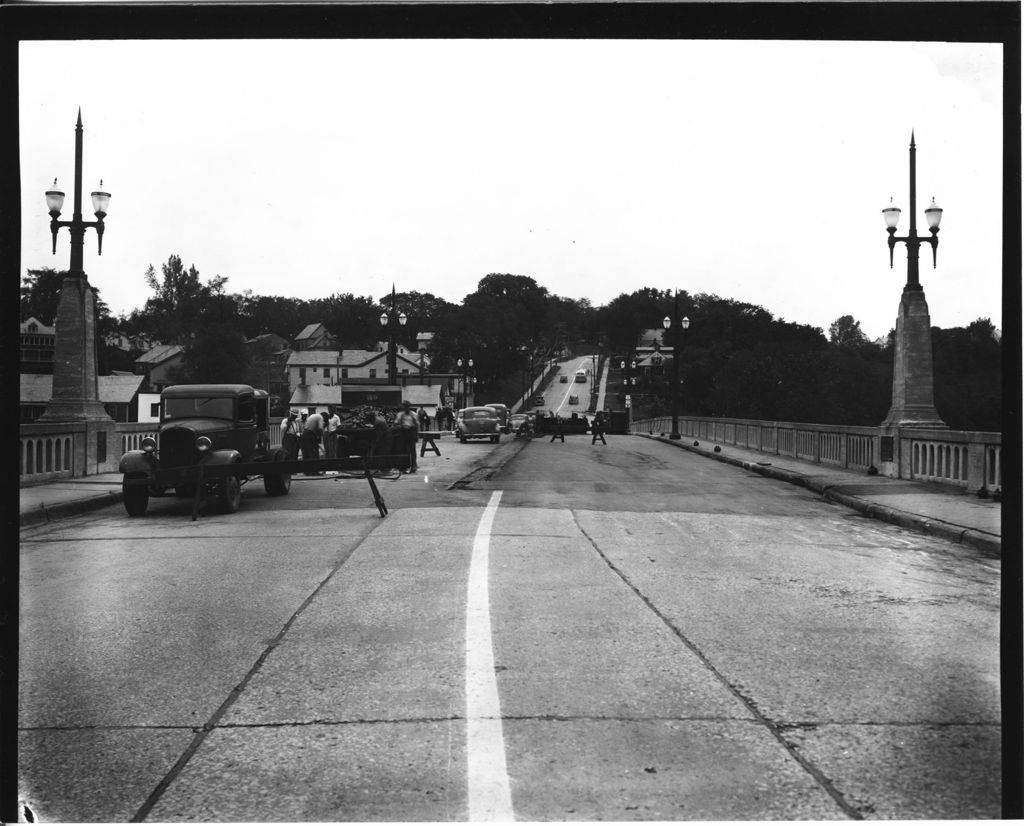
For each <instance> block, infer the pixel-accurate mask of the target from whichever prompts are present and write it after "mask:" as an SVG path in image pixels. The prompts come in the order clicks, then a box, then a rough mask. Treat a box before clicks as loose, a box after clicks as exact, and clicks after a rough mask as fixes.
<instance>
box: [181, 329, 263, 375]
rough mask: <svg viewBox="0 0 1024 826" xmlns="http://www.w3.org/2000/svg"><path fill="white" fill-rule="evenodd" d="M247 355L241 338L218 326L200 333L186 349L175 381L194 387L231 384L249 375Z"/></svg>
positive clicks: (237, 334) (235, 333)
mask: <svg viewBox="0 0 1024 826" xmlns="http://www.w3.org/2000/svg"><path fill="white" fill-rule="evenodd" d="M249 361H250V360H249V354H248V351H247V350H246V348H245V342H244V340H243V339H242V336H241V335H240V334H239V333H237V332H236V331H234V330H232V329H230V328H228V327H221V326H217V325H214V326H211V327H207V328H205V329H202V330H200V331H199V332H198V333H196V335H195V337H194V338H193V339H192V340H191V341H190V342H189V343H188V344H187V345H186V346H185V352H184V355H183V356H182V364H181V368H180V370H179V372H178V374H177V375H176V376H175V379H176V380H177V381H180V382H189V383H196V384H234V383H237V382H244V381H245V379H246V377H247V376H248V375H249V366H250V364H249Z"/></svg>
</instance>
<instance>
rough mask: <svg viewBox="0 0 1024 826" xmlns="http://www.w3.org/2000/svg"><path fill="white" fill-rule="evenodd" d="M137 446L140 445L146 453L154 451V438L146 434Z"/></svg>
mask: <svg viewBox="0 0 1024 826" xmlns="http://www.w3.org/2000/svg"><path fill="white" fill-rule="evenodd" d="M139 447H141V448H142V449H143V450H144V451H145V452H146V453H155V452H156V439H154V438H153V437H152V436H146V437H145V438H143V440H142V441H141V442H140V443H139Z"/></svg>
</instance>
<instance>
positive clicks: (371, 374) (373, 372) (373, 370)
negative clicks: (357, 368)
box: [370, 367, 377, 379]
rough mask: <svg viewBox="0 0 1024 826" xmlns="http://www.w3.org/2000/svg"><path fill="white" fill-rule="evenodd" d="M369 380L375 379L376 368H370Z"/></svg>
mask: <svg viewBox="0 0 1024 826" xmlns="http://www.w3.org/2000/svg"><path fill="white" fill-rule="evenodd" d="M370 378H371V379H375V378H377V368H376V367H371V368H370Z"/></svg>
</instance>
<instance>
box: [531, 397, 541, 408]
mask: <svg viewBox="0 0 1024 826" xmlns="http://www.w3.org/2000/svg"><path fill="white" fill-rule="evenodd" d="M533 406H534V407H543V406H544V397H543V396H534V397H533Z"/></svg>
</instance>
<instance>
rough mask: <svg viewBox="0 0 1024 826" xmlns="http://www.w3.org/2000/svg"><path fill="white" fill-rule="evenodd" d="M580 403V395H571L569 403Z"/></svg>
mask: <svg viewBox="0 0 1024 826" xmlns="http://www.w3.org/2000/svg"><path fill="white" fill-rule="evenodd" d="M579 403H580V397H579V396H569V404H579Z"/></svg>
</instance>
